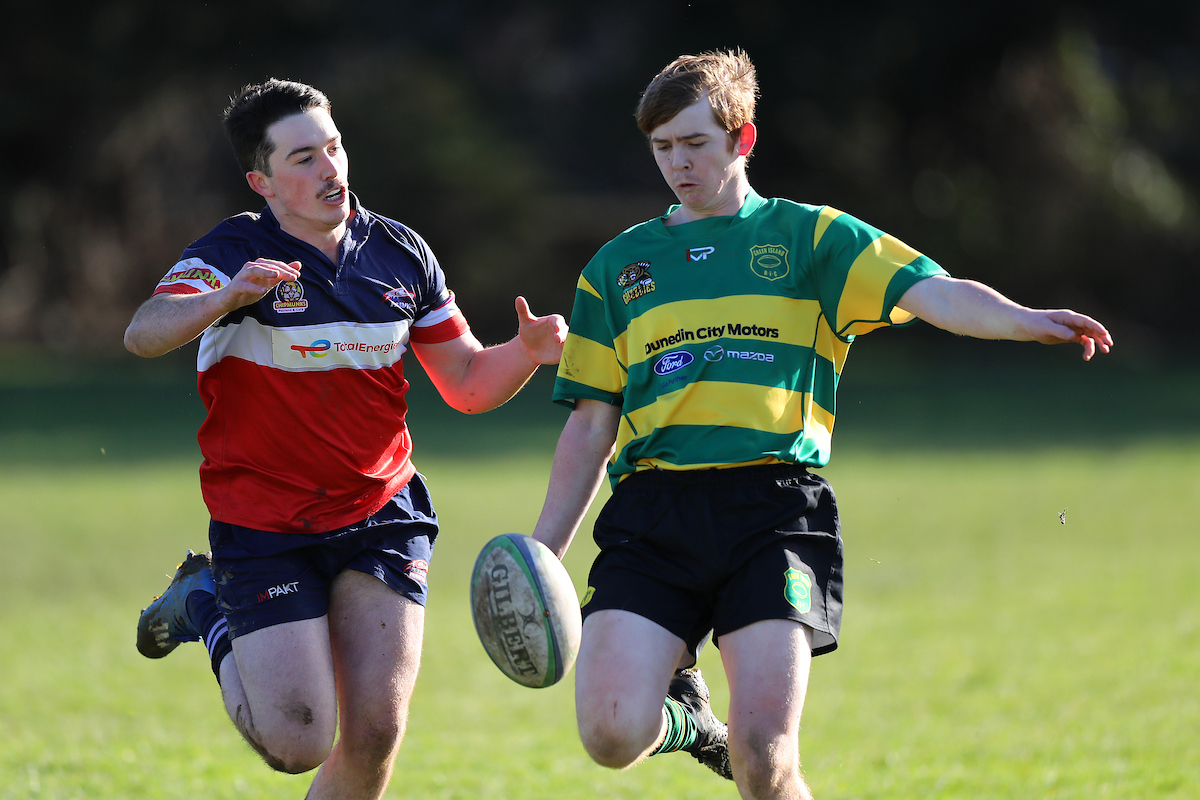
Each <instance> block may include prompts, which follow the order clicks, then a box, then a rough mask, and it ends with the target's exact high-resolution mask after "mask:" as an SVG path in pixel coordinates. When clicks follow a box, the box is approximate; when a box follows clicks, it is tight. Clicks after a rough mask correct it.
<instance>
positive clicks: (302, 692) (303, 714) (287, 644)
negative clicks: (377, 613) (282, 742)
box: [233, 617, 337, 744]
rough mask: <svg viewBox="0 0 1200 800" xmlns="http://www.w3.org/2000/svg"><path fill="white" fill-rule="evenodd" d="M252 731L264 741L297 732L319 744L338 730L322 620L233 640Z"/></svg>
mask: <svg viewBox="0 0 1200 800" xmlns="http://www.w3.org/2000/svg"><path fill="white" fill-rule="evenodd" d="M233 657H234V660H235V662H236V664H237V670H238V677H239V678H240V680H241V684H242V688H243V691H244V692H245V695H246V701H247V702H248V703H249V705H250V713H251V718H252V720H253V724H254V729H255V731H256V732H257V733H258V734H259V736H260V738H261V739H262V740H263V742H264V743H267V742H271V741H275V740H277V739H278V738H280V737H284V738H286V737H287V736H289V735H290V733H291V732H296V731H301V732H303V735H304V736H305V737H306V738H307V737H316V738H317V739H318V740H322V741H323V740H325V739H328V740H329V741H330V743H331V744H332V737H333V734H334V732H335V731H336V728H337V694H336V688H335V683H334V674H333V660H332V657H331V656H330V652H329V626H328V624H327V620H326V617H317V618H314V619H305V620H298V621H295V622H286V623H282V624H280V625H272V626H270V627H266V628H261V629H259V630H256V631H251V632H250V633H247V634H244V635H242V636H239V637H237V638H236V639H234V640H233Z"/></svg>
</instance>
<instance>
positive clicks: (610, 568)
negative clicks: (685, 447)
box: [583, 465, 842, 655]
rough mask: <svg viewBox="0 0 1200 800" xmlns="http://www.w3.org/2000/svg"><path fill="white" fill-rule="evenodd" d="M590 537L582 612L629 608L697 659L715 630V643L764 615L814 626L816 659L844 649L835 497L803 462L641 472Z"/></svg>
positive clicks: (620, 489)
mask: <svg viewBox="0 0 1200 800" xmlns="http://www.w3.org/2000/svg"><path fill="white" fill-rule="evenodd" d="M595 539H596V544H597V545H599V547H600V554H599V555H598V556H597V557H596V561H595V563H593V564H592V569H591V573H590V574H589V576H588V590H587V594H586V595H585V597H584V602H583V614H584V616H585V617H586V616H587V615H588V614H590V613H592V612H595V611H600V610H602V609H621V610H624V611H631V612H633V613H635V614H638V615H639V616H643V617H646V618H647V619H649V620H651V621H653V622H655V623H657V624H659V625H661V626H663V627H664V628H666V629H667V630H669V631H670V632H671V633H673V634H675V635H676V636H678V637H679V638H681V639H683V640H684V641H685V642H686V643H687V646H688V650H689V651H690V652H691V653H692V655H695V654H696V652H697V647H698V646H699V645H700V643H701V641H702V640H703V639H704V636H705V635H706V634H707V633H708V632H709V631H710V630H711V631H712V632H713V640H714V641H716V639H717V637H719V636H722V635H724V634H726V633H730V632H732V631H736V630H738V629H739V628H743V627H745V626H747V625H750V624H752V623H755V622H759V621H762V620H767V619H792V620H796V621H797V622H801V623H803V624H804V625H807V626H808V627H809V628H811V629H812V631H813V655H820V654H822V653H827V652H830V651H831V650H833V649H835V648H836V647H837V638H838V631H839V630H840V628H841V621H842V540H841V535H840V525H839V523H838V514H837V501H836V500H835V498H834V495H833V489H832V488H831V487H830V486H829V483H828V482H827V481H825V479H824V478H821V477H818V476H816V475H813V474H811V473H809V472H808V471H807V470H806V469H804V468H803V467H797V466H791V465H768V466H754V467H737V468H733V469H720V470H717V469H706V470H689V471H667V470H652V471H647V472H639V473H637V474H635V475H631V476H630V477H628V478H626V479H625V480H623V481H622V482H621V483H620V484H618V485H617V488H616V489H615V490H614V491H613V495H612V498H611V499H610V500H609V501H608V503H607V504H606V505H605V506H604V508H603V510H601V512H600V515H599V517H598V518H597V520H596V527H595Z"/></svg>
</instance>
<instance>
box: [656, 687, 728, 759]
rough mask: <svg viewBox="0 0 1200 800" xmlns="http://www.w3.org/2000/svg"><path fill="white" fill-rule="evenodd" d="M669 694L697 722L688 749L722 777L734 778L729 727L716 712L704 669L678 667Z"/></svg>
mask: <svg viewBox="0 0 1200 800" xmlns="http://www.w3.org/2000/svg"><path fill="white" fill-rule="evenodd" d="M667 697H670V698H671V699H672V700H674V701H675V702H677V703H679V705H681V706H683V708H684V710H685V711H686V712H687V714H688V716H689V717H691V718H692V722H693V723H694V724H695V726H696V741H695V742H694V743H693V744H692V745H691V747H685V748H684V751H685V752H687V753H691V754H692V757H694V758H695V759H696V760H697V761H699V762H700V763H701V764H703V765H704V766H706V767H708V768H709V769H711V770H712V771H713V772H715V773H717V774H718V775H720V776H721V777H722V778H725V779H727V780H733V770H732V769H731V768H730V766H729V741H728V728H727V727H726V726H725V723H724V722H721V720H719V719H717V717H716V715H714V714H713V713H712V707H711V706H710V705H709V704H708V685H707V684H705V683H704V678H703V677H701V675H700V670H698V669H694V668H693V669H679V670H675V677H674V678H672V679H671V685H670V687H669V688H668V689H667Z"/></svg>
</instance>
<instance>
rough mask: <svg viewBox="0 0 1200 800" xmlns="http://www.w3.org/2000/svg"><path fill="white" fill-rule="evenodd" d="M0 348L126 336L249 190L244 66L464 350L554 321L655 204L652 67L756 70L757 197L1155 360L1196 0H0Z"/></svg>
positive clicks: (1188, 227)
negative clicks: (640, 118) (236, 1)
mask: <svg viewBox="0 0 1200 800" xmlns="http://www.w3.org/2000/svg"><path fill="white" fill-rule="evenodd" d="M3 44H4V56H3V58H4V60H5V69H4V70H3V76H2V77H0V93H2V95H0V96H2V99H3V102H2V104H0V106H2V108H3V111H2V116H0V143H2V144H3V147H4V153H5V154H6V156H7V158H6V164H7V166H8V168H9V169H8V177H9V181H7V191H6V192H5V197H4V199H3V201H2V203H3V211H2V213H0V341H5V342H8V343H27V344H32V345H39V346H48V347H50V348H53V349H55V350H60V351H80V350H83V351H88V352H97V351H106V350H116V349H119V348H120V335H121V331H122V330H123V329H124V326H125V324H126V322H127V321H128V318H129V315H130V314H131V313H132V311H133V309H134V308H135V307H136V306H137V304H138V303H140V302H141V301H142V300H143V299H144V298H145V297H146V296H147V295H148V293H149V291H150V290H151V288H152V287H153V285H154V283H155V282H156V281H157V279H158V278H159V277H160V276H161V275H162V274H163V273H164V272H165V271H166V269H167V268H168V267H169V266H170V265H171V264H172V263H174V260H175V259H176V257H177V256H178V254H179V252H180V251H181V250H182V248H183V247H184V246H185V245H186V244H187V243H188V242H190V241H191V240H192V239H194V238H196V237H197V236H199V235H200V234H202V233H204V232H205V231H207V230H208V229H209V228H210V227H212V225H213V224H215V223H216V222H217V221H218V220H219V219H220V218H222V217H223V216H227V215H229V214H232V213H236V212H238V211H241V210H245V209H257V208H259V207H261V203H260V202H259V200H258V198H257V197H256V196H254V195H252V194H251V193H250V191H249V189H247V188H246V186H245V183H244V181H243V179H242V177H241V175H240V174H238V170H237V167H236V165H235V163H234V160H233V157H232V155H231V153H230V152H229V148H228V145H227V144H226V143H225V141H224V139H223V136H222V131H221V128H220V112H221V110H222V109H223V107H224V105H225V104H226V102H227V100H228V97H229V96H230V95H231V94H232V93H234V92H236V91H237V89H238V88H239V87H240V86H241V85H243V84H245V83H247V82H250V81H257V80H261V79H263V78H265V77H269V76H275V77H280V78H293V79H297V80H303V81H306V82H309V83H312V84H314V85H316V86H318V87H320V88H322V89H323V90H324V91H326V93H327V94H329V96H330V97H331V99H332V101H333V104H334V116H335V119H336V120H337V122H338V125H339V127H340V128H341V130H342V132H343V134H344V135H345V138H346V144H347V148H348V150H349V152H350V155H351V171H350V180H351V185H352V188H353V189H354V190H355V191H356V192H357V193H358V194H359V196H360V197H361V198H362V199H363V202H364V203H365V204H366V205H367V206H368V207H371V208H373V209H376V210H378V211H380V212H382V213H385V214H388V215H390V216H395V217H397V218H399V219H401V220H403V221H405V222H407V223H409V224H411V225H412V226H413V227H414V228H416V229H417V230H418V231H419V232H421V233H422V234H423V235H424V236H425V237H426V238H427V239H428V240H429V241H430V243H431V244H432V245H433V247H434V249H435V251H436V252H437V253H438V254H439V256H440V258H441V260H442V262H443V265H444V267H445V268H446V270H447V272H448V273H449V275H450V283H451V286H452V288H454V289H455V290H456V292H457V293H458V294H459V297H460V301H461V302H462V305H463V306H464V308H465V310H466V312H467V314H468V317H469V318H470V319H471V320H472V323H473V324H474V326H475V327H476V329H477V331H478V333H479V334H480V338H482V339H485V340H491V341H496V340H499V339H502V338H507V337H508V336H509V335H511V333H512V328H513V316H512V310H511V299H512V297H513V296H515V295H516V294H525V295H526V296H527V297H529V298H530V299H531V302H532V303H533V305H534V309H535V311H540V312H543V313H544V312H546V311H550V310H558V311H561V312H563V313H566V312H567V311H568V310H569V308H570V303H571V298H572V295H573V289H574V283H575V277H576V274H577V273H578V270H579V269H580V268H581V267H582V266H583V264H584V263H585V262H586V261H587V259H588V258H589V257H590V255H591V254H592V253H593V252H594V251H595V249H596V248H597V247H598V246H599V245H600V244H602V243H603V242H604V241H606V240H607V239H608V238H610V237H611V236H613V235H615V234H616V233H617V232H619V231H620V230H623V229H624V228H626V227H628V226H629V225H631V224H634V223H636V222H639V221H641V220H643V219H645V218H647V217H649V216H652V215H655V214H658V213H661V212H662V210H664V209H665V207H666V206H667V204H668V203H670V202H671V201H672V198H671V196H670V195H669V193H668V192H667V190H666V188H665V186H663V185H662V181H661V179H660V178H659V176H658V174H657V171H656V169H655V167H654V165H653V164H652V162H651V161H650V158H649V156H648V154H647V151H646V145H645V143H644V141H643V140H642V138H641V136H640V134H639V133H638V132H637V130H636V128H635V126H634V125H633V121H632V110H633V106H634V104H635V103H636V101H637V97H638V93H639V92H640V90H641V89H642V88H643V87H644V85H645V84H646V82H647V81H648V80H649V78H650V77H652V75H653V74H654V72H655V71H656V70H657V69H658V68H660V67H661V66H663V65H664V64H665V63H666V62H667V61H669V60H670V59H671V58H672V57H674V56H675V55H678V54H679V53H682V52H698V51H701V50H706V49H712V48H717V47H731V46H740V47H743V48H745V49H746V50H747V51H748V52H749V53H750V55H751V56H752V57H753V58H754V60H755V62H756V64H757V65H758V68H759V78H760V83H761V86H762V94H763V97H762V101H761V105H760V109H759V127H760V138H759V144H758V147H757V148H756V154H755V156H754V158H753V160H752V162H751V170H750V174H751V179H752V181H753V182H754V184H755V187H756V188H757V189H758V190H759V191H760V192H762V193H763V194H769V195H783V196H787V197H790V198H792V199H795V200H800V201H803V202H816V203H829V204H831V205H834V206H837V207H839V208H841V209H843V210H845V211H848V212H850V213H853V214H855V215H856V216H859V217H861V218H863V219H865V220H867V221H869V222H871V223H873V224H876V225H878V226H879V227H881V228H883V229H885V230H887V231H889V232H891V233H894V234H895V235H897V236H899V237H900V238H902V239H904V240H906V241H908V242H909V243H910V244H912V245H913V246H915V247H917V248H918V249H919V250H922V251H923V252H925V253H927V254H929V255H930V256H931V257H933V258H934V259H935V260H937V261H939V262H940V263H942V264H943V265H945V266H946V267H947V268H948V269H949V270H950V271H951V272H952V273H953V274H956V275H961V276H965V277H975V278H979V279H981V280H984V281H986V282H988V283H991V284H993V285H995V286H997V287H998V288H1000V289H1001V290H1002V291H1005V292H1008V293H1010V294H1013V295H1015V296H1017V297H1019V298H1020V299H1022V300H1023V301H1026V302H1029V303H1032V304H1036V305H1042V306H1057V305H1070V306H1073V307H1076V308H1078V309H1080V310H1083V311H1086V312H1089V313H1093V314H1094V315H1096V316H1098V317H1101V318H1103V319H1104V320H1105V321H1106V322H1110V323H1111V324H1112V326H1113V327H1114V329H1115V331H1116V332H1117V334H1118V336H1119V338H1121V339H1122V344H1123V345H1125V346H1127V347H1129V348H1131V350H1130V352H1138V353H1144V354H1146V355H1147V357H1149V356H1152V355H1153V354H1155V353H1166V352H1170V351H1171V350H1172V349H1173V348H1174V347H1176V346H1178V345H1179V343H1180V342H1182V341H1185V340H1184V339H1183V336H1182V334H1183V333H1184V322H1185V320H1186V319H1187V316H1188V311H1189V310H1190V305H1191V300H1192V298H1193V297H1195V296H1196V295H1197V293H1198V291H1200V268H1198V257H1200V221H1198V220H1200V216H1198V215H1200V206H1198V203H1197V196H1198V192H1200V6H1197V4H1195V3H1192V2H1147V3H1143V4H1141V5H1139V6H1137V7H1136V8H1131V7H1130V6H1128V5H1127V4H1126V5H1116V4H1112V5H1108V4H1099V3H1082V2H1080V3H1077V4H1067V3H1026V4H1022V3H1019V2H1017V3H1004V4H1001V3H994V2H978V3H957V2H948V1H946V2H942V1H937V2H924V3H922V2H907V3H876V4H866V5H864V4H849V3H847V4H807V3H795V2H785V1H784V0H743V2H739V3H736V4H732V3H720V4H718V3H710V2H693V3H685V2H671V3H661V4H641V3H632V2H602V3H601V2H597V3H586V2H581V3H551V2H545V3H538V2H522V3H513V4H499V3H490V2H482V1H481V0H441V2H437V3H410V2H396V3H387V2H364V3H351V2H347V3H335V2H332V0H292V2H286V3H285V2H278V0H267V2H256V3H246V4H241V5H240V6H234V5H227V4H201V3H190V2H188V3H150V2H146V1H145V0H108V2H104V1H101V2H92V3H77V2H63V3H49V4H43V5H35V4H25V5H21V6H19V7H16V8H13V9H9V10H7V11H6V24H5V29H4V33H3Z"/></svg>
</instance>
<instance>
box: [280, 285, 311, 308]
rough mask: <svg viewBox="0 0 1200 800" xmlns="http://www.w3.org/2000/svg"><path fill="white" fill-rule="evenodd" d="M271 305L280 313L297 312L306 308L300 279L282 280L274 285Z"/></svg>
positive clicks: (306, 302)
mask: <svg viewBox="0 0 1200 800" xmlns="http://www.w3.org/2000/svg"><path fill="white" fill-rule="evenodd" d="M273 307H274V308H275V310H276V311H277V312H279V313H280V314H297V313H299V312H301V311H303V310H304V309H306V308H308V301H307V300H305V299H304V287H303V286H302V285H301V284H300V281H283V282H282V283H279V284H277V285H276V286H275V302H274V303H273Z"/></svg>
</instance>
